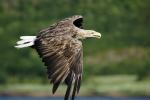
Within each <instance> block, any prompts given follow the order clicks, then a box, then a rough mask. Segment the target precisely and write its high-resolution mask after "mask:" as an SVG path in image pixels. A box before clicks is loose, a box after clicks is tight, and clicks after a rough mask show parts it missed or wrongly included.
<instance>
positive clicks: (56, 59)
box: [16, 15, 100, 100]
mask: <svg viewBox="0 0 150 100" xmlns="http://www.w3.org/2000/svg"><path fill="white" fill-rule="evenodd" d="M82 21H83V18H82V16H79V15H76V16H72V17H70V18H66V19H64V20H61V21H59V22H57V23H55V24H53V25H52V26H50V27H48V28H46V29H44V30H42V31H40V32H39V33H38V36H36V37H34V38H33V36H31V37H30V39H29V37H28V39H26V37H27V36H23V37H21V39H23V40H22V41H19V42H17V44H18V46H16V47H17V48H23V47H27V46H32V47H33V48H34V49H36V51H37V52H38V54H39V55H40V57H41V58H42V61H43V62H44V64H45V66H47V74H48V78H49V79H50V82H51V83H52V84H53V89H52V93H53V94H54V93H55V92H56V90H57V88H58V86H59V85H60V84H61V83H65V84H66V85H67V90H66V94H65V98H64V99H65V100H68V98H69V95H70V93H71V90H72V98H71V99H72V100H74V98H75V96H76V94H77V93H78V92H79V90H80V85H81V80H82V71H83V60H82V58H83V53H82V52H83V51H82V42H81V41H80V39H84V38H87V37H100V33H98V32H95V31H92V30H84V29H82ZM31 38H32V39H31ZM31 40H32V42H31ZM21 43H22V44H21ZM29 43H31V44H32V45H30V44H29ZM72 84H74V86H73V88H72Z"/></svg>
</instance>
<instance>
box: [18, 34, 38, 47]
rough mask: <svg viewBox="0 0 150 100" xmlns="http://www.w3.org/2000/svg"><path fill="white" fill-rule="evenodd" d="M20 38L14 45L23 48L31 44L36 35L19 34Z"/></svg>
mask: <svg viewBox="0 0 150 100" xmlns="http://www.w3.org/2000/svg"><path fill="white" fill-rule="evenodd" d="M20 39H22V40H20V41H18V42H17V46H15V47H16V48H25V47H30V46H33V45H34V41H35V39H36V36H21V37H20Z"/></svg>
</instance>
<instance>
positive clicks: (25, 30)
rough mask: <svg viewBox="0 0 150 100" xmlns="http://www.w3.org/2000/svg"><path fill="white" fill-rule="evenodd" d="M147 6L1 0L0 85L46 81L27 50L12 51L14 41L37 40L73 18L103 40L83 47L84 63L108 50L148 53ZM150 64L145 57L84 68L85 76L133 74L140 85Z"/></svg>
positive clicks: (92, 0)
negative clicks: (34, 79) (43, 31)
mask: <svg viewBox="0 0 150 100" xmlns="http://www.w3.org/2000/svg"><path fill="white" fill-rule="evenodd" d="M149 4H150V0H55V1H52V0H0V51H1V52H0V65H1V66H0V83H5V82H6V81H7V80H9V78H11V77H14V76H15V77H18V79H21V80H22V79H24V78H29V80H32V77H36V76H38V77H39V78H42V79H43V80H45V79H46V78H44V77H46V75H45V71H46V70H43V69H44V68H45V69H46V67H44V68H43V67H41V66H43V64H42V63H41V61H40V59H39V58H38V56H36V55H37V54H36V53H34V51H33V50H31V49H29V48H28V49H24V50H17V49H15V48H14V47H13V46H14V45H15V43H16V41H17V40H18V38H19V36H21V35H36V34H37V33H38V32H39V31H40V30H41V29H43V28H46V27H48V26H50V25H51V24H52V23H54V22H56V21H58V20H59V19H62V18H65V17H68V16H72V15H76V14H80V15H83V16H84V18H85V20H84V26H85V28H86V29H94V30H96V31H99V32H101V34H102V38H101V39H100V40H96V39H87V40H85V41H84V42H83V44H84V56H85V57H86V56H87V55H88V56H90V55H94V54H102V53H103V52H104V51H105V52H107V51H108V50H109V49H114V50H116V51H117V50H118V49H119V48H128V47H141V48H144V49H145V50H147V49H148V48H149V45H150V39H149V36H150V35H149V34H150V28H149V26H150V11H149V9H150V6H149ZM148 50H149V49H148ZM126 54H128V52H126ZM114 59H115V58H114ZM149 59H150V52H149V55H148V57H147V58H145V59H144V60H143V58H141V59H140V60H138V61H136V60H134V59H132V58H129V59H128V60H125V61H122V62H119V63H117V62H116V63H114V64H107V65H102V64H101V63H98V64H97V65H88V64H87V63H85V66H84V69H85V76H89V75H90V74H92V73H93V75H102V74H104V75H107V74H137V75H138V76H139V80H140V79H142V78H143V77H145V75H149V74H148V73H149V70H150V63H149V62H150V60H149ZM106 60H107V59H106ZM92 66H93V67H95V68H92ZM120 66H122V67H120ZM20 77H21V78H20Z"/></svg>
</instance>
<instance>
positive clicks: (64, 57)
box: [34, 36, 83, 100]
mask: <svg viewBox="0 0 150 100" xmlns="http://www.w3.org/2000/svg"><path fill="white" fill-rule="evenodd" d="M34 48H35V49H36V50H37V52H38V54H39V55H40V57H41V58H42V61H43V62H44V64H45V66H47V74H48V78H49V79H50V82H51V83H52V84H53V89H52V93H53V94H54V93H55V92H56V90H57V88H58V87H59V85H60V83H62V82H65V83H66V85H67V86H68V87H67V90H66V94H65V100H68V98H69V95H70V92H71V87H72V84H73V83H74V88H73V92H72V100H74V97H75V95H76V94H77V93H78V92H79V89H80V84H81V77H82V67H83V65H82V64H83V63H82V43H81V42H80V41H78V40H74V39H73V38H68V37H64V36H57V37H49V38H47V37H42V38H38V39H37V40H36V41H35V47H34Z"/></svg>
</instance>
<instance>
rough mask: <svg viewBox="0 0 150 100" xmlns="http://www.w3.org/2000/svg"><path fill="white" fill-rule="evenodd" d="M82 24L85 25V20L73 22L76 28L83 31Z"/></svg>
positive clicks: (79, 19)
mask: <svg viewBox="0 0 150 100" xmlns="http://www.w3.org/2000/svg"><path fill="white" fill-rule="evenodd" d="M82 23H83V18H78V19H76V20H75V21H74V22H73V24H74V25H75V26H76V27H78V28H81V29H83V26H82Z"/></svg>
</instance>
